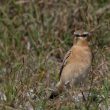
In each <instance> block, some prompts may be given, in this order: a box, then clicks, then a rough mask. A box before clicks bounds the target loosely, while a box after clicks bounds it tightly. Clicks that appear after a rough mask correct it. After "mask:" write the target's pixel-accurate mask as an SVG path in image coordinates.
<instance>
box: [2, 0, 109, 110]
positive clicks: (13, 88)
mask: <svg viewBox="0 0 110 110" xmlns="http://www.w3.org/2000/svg"><path fill="white" fill-rule="evenodd" d="M81 28H83V29H84V30H85V31H89V32H90V31H92V32H93V35H92V37H91V42H90V46H91V48H92V52H93V56H94V57H93V63H92V67H91V72H90V73H91V74H90V78H88V87H86V88H83V91H88V90H89V91H90V93H91V94H92V95H91V96H90V97H89V98H87V100H86V101H79V102H77V101H73V99H71V98H70V96H68V95H67V93H66V91H65V92H64V93H62V95H61V96H60V97H59V98H58V99H55V100H52V101H50V100H47V97H48V96H49V93H50V89H51V88H53V87H54V86H55V84H56V82H57V81H58V73H59V69H60V66H61V63H62V60H63V57H64V55H65V53H66V52H67V51H68V50H69V49H70V47H71V46H72V44H73V38H74V36H73V33H74V31H75V30H77V29H81ZM109 74H110V0H0V110H108V109H110V99H109V96H110V82H109V80H110V77H109ZM92 78H93V82H92V87H91V80H92ZM90 87H91V89H90ZM88 88H89V89H88ZM79 92H80V91H79ZM94 97H95V98H94Z"/></svg>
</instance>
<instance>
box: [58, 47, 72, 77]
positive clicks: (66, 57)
mask: <svg viewBox="0 0 110 110" xmlns="http://www.w3.org/2000/svg"><path fill="white" fill-rule="evenodd" d="M70 54H71V49H70V50H69V51H68V52H67V54H66V55H65V57H64V59H63V63H62V65H61V68H60V72H59V79H60V77H61V74H62V71H63V68H64V67H65V65H66V63H67V59H68V57H69V56H70Z"/></svg>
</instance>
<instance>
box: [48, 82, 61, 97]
mask: <svg viewBox="0 0 110 110" xmlns="http://www.w3.org/2000/svg"><path fill="white" fill-rule="evenodd" d="M62 90H63V85H62V83H61V82H58V84H57V85H56V90H54V91H52V92H51V94H50V96H49V99H54V98H55V97H57V96H58V95H59V94H60V93H61V92H62Z"/></svg>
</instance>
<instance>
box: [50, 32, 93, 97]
mask: <svg viewBox="0 0 110 110" xmlns="http://www.w3.org/2000/svg"><path fill="white" fill-rule="evenodd" d="M88 37H89V33H88V32H81V31H76V32H74V40H73V46H72V47H71V49H70V50H69V51H68V52H67V54H66V55H65V57H64V60H63V63H62V66H61V69H60V74H59V76H60V80H59V82H58V83H57V85H56V90H55V91H53V92H52V93H51V95H50V97H49V98H50V99H53V98H54V97H56V96H58V95H59V93H60V92H62V90H63V88H64V86H65V85H66V84H68V83H71V84H72V86H75V85H76V84H77V83H82V82H83V80H84V78H85V77H87V72H88V70H89V67H90V66H91V60H92V53H91V49H90V47H89V42H88V40H87V39H88Z"/></svg>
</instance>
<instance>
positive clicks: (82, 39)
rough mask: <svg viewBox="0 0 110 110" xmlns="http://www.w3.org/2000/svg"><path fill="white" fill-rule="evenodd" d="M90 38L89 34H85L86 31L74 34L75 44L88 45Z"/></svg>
mask: <svg viewBox="0 0 110 110" xmlns="http://www.w3.org/2000/svg"><path fill="white" fill-rule="evenodd" d="M89 37H90V33H89V32H84V31H75V32H74V43H75V44H77V43H86V42H88V39H89Z"/></svg>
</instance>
